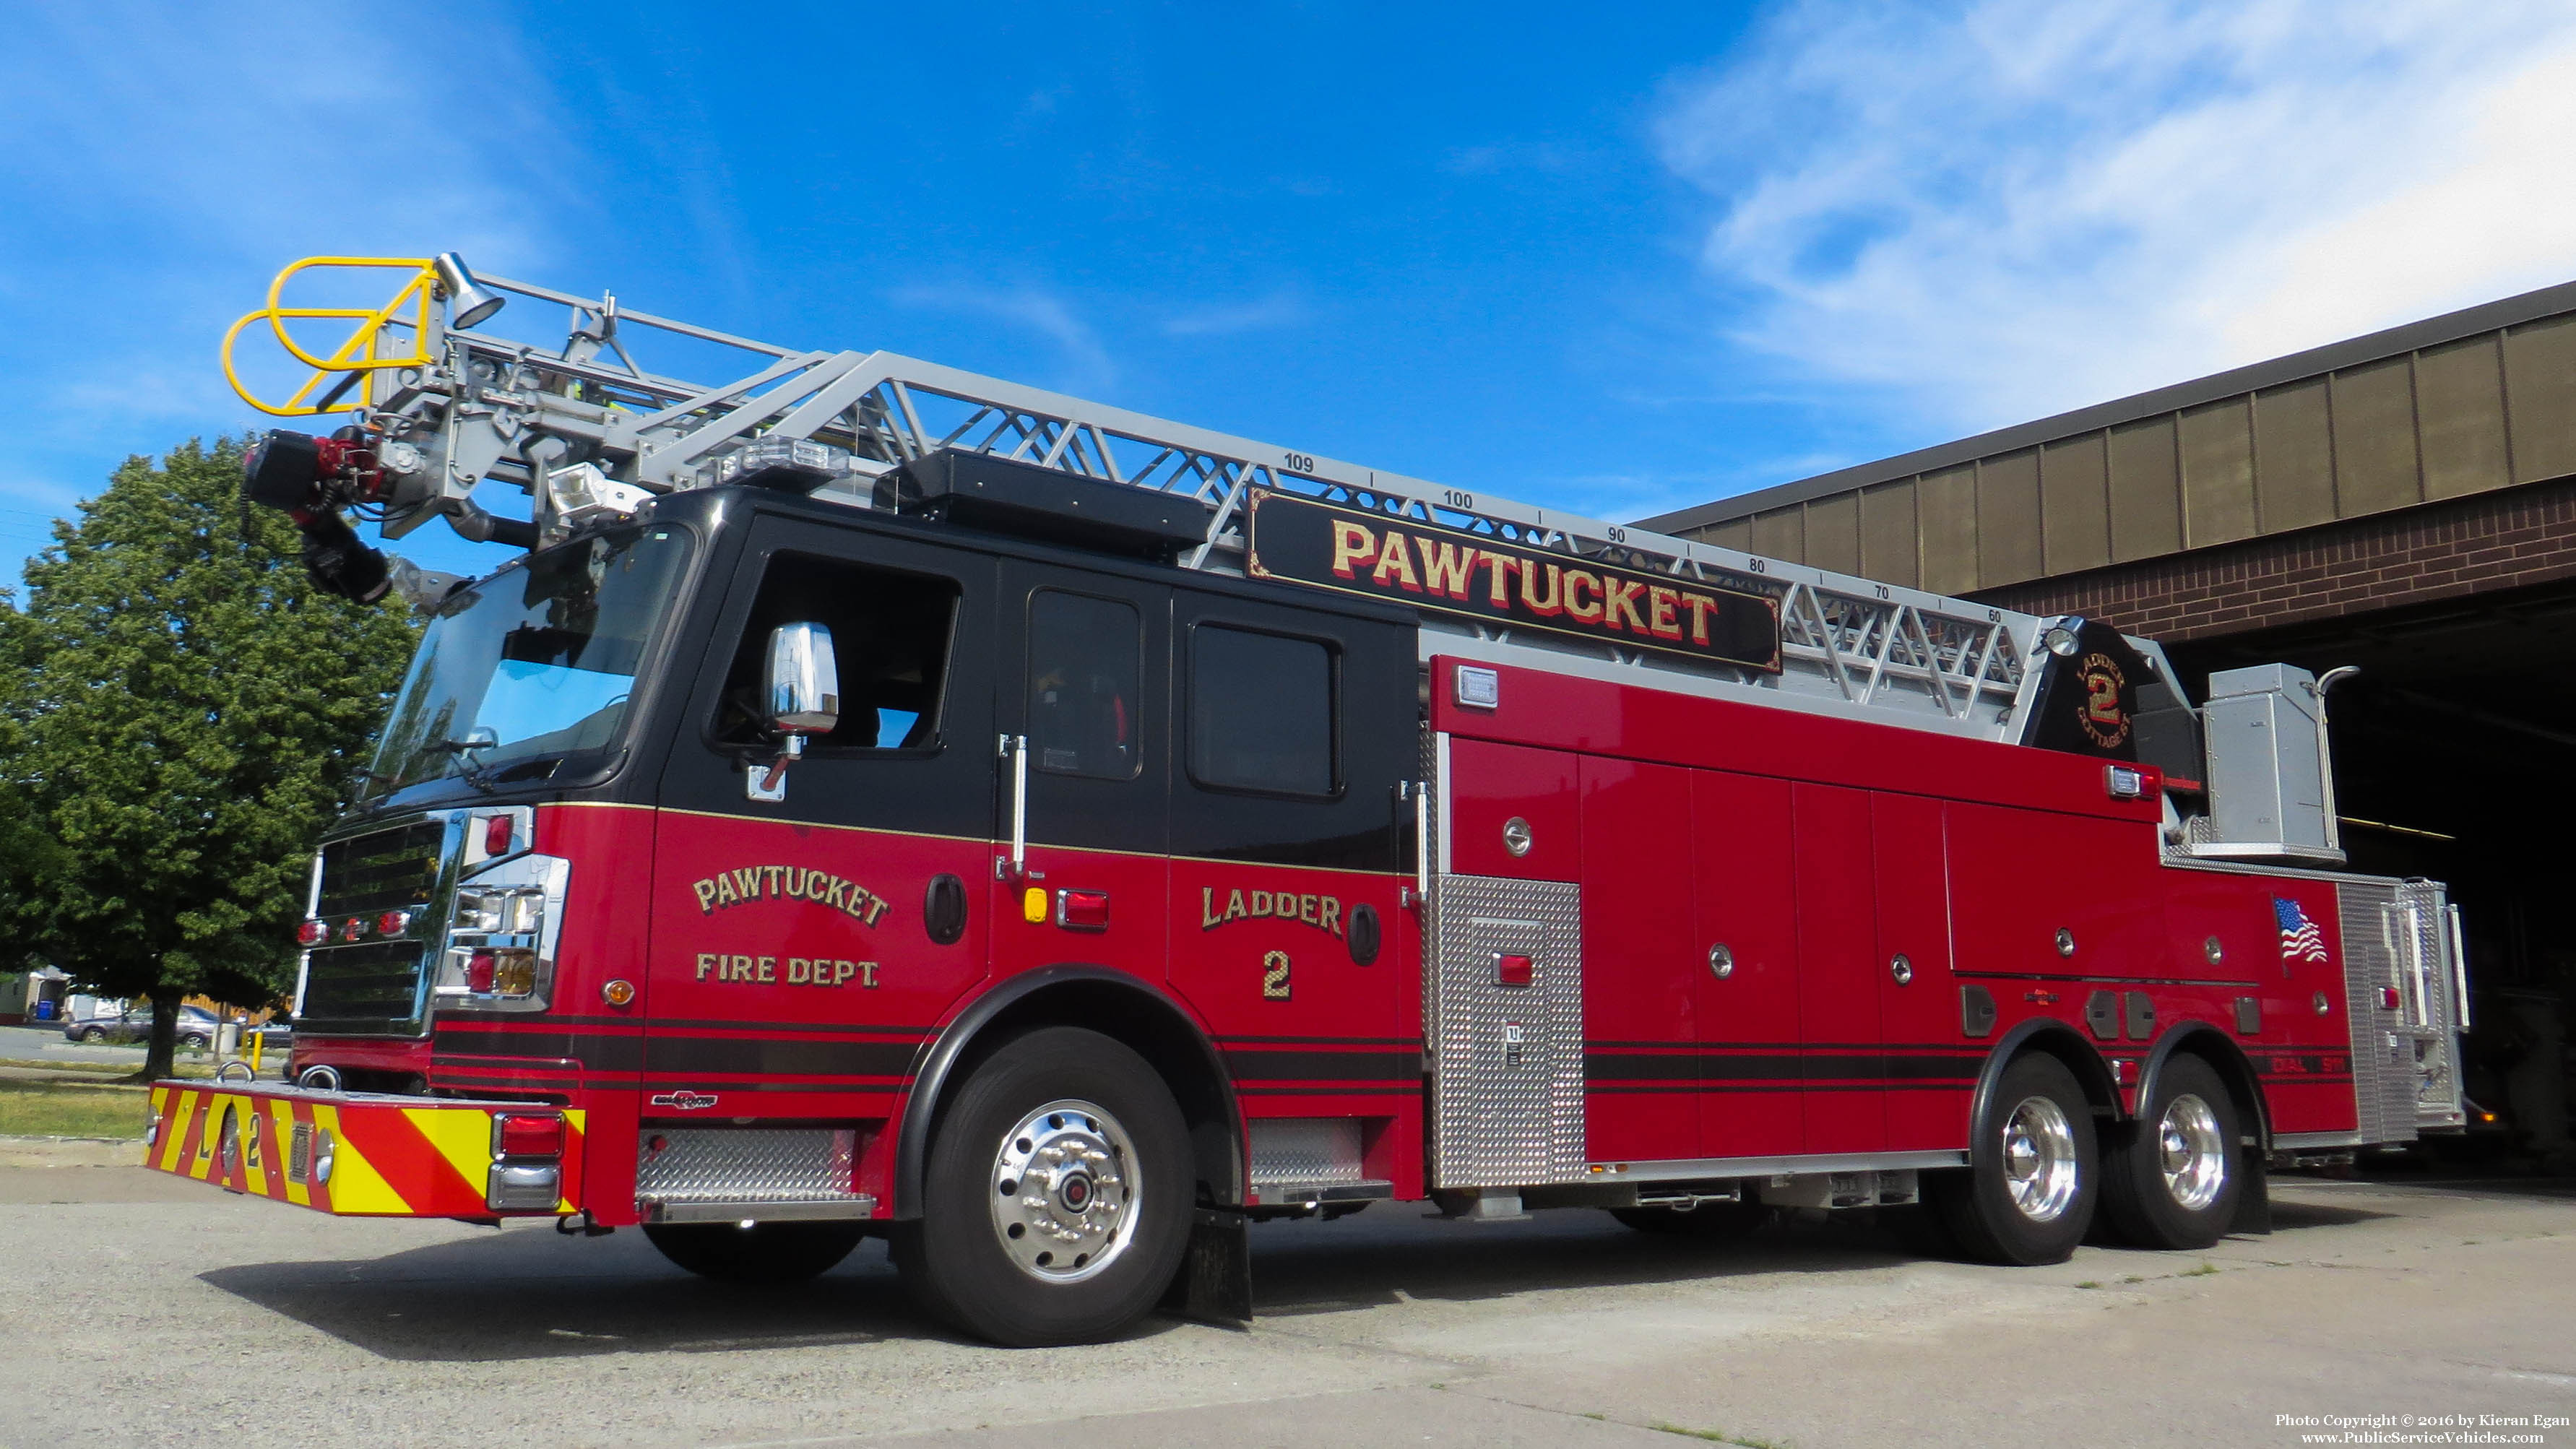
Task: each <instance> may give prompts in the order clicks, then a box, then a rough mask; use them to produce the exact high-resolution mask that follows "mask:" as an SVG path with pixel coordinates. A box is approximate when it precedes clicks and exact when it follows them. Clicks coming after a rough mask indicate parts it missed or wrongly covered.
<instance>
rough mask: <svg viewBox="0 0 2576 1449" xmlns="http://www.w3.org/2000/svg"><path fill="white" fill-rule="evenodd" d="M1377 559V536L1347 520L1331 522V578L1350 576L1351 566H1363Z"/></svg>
mask: <svg viewBox="0 0 2576 1449" xmlns="http://www.w3.org/2000/svg"><path fill="white" fill-rule="evenodd" d="M1375 557H1377V535H1376V534H1374V533H1371V532H1370V531H1369V530H1368V527H1367V525H1365V524H1358V523H1352V522H1350V521H1349V520H1347V519H1339V518H1337V519H1334V520H1333V577H1335V578H1341V579H1346V578H1349V577H1350V576H1351V566H1352V565H1353V564H1364V563H1367V562H1368V561H1369V560H1370V559H1373V558H1375Z"/></svg>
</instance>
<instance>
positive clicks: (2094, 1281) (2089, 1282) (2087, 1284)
mask: <svg viewBox="0 0 2576 1449" xmlns="http://www.w3.org/2000/svg"><path fill="white" fill-rule="evenodd" d="M2075 1286H2076V1287H2078V1288H2099V1287H2101V1286H2102V1280H2101V1279H2099V1278H2087V1279H2085V1280H2084V1281H2083V1282H2081V1283H2078V1284H2076V1285H2075Z"/></svg>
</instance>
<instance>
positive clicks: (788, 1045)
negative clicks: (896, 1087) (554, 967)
mask: <svg viewBox="0 0 2576 1449" xmlns="http://www.w3.org/2000/svg"><path fill="white" fill-rule="evenodd" d="M918 1055H920V1053H919V1052H918V1051H917V1050H916V1049H915V1048H914V1047H912V1046H911V1045H909V1044H904V1043H895V1042H861V1041H775V1040H762V1039H760V1038H758V1037H716V1036H654V1037H648V1038H646V1039H645V1043H644V1061H645V1070H646V1071H648V1072H651V1073H654V1074H656V1075H659V1076H687V1075H692V1074H697V1073H707V1074H716V1075H725V1076H744V1077H750V1076H769V1075H773V1074H774V1075H780V1076H800V1075H801V1076H840V1077H902V1076H909V1075H910V1074H911V1072H912V1063H913V1059H914V1058H915V1057H917V1056H918Z"/></svg>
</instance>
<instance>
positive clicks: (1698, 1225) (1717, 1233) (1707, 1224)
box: [1610, 1202, 1771, 1240]
mask: <svg viewBox="0 0 2576 1449" xmlns="http://www.w3.org/2000/svg"><path fill="white" fill-rule="evenodd" d="M1610 1216H1612V1217H1614V1218H1617V1219H1618V1220H1619V1221H1620V1222H1621V1223H1623V1224H1625V1225H1626V1226H1628V1227H1631V1228H1634V1229H1636V1230H1637V1231H1638V1232H1641V1233H1656V1234H1666V1235H1670V1236H1673V1237H1687V1238H1706V1239H1711V1240H1726V1239H1733V1238H1741V1237H1744V1236H1746V1235H1747V1234H1749V1233H1751V1232H1752V1231H1753V1230H1754V1229H1756V1228H1758V1227H1760V1226H1762V1225H1763V1224H1764V1223H1766V1222H1769V1221H1770V1220H1771V1210H1770V1209H1768V1208H1766V1207H1764V1206H1762V1204H1760V1203H1758V1202H1704V1203H1701V1204H1700V1205H1699V1206H1698V1207H1695V1208H1692V1209H1690V1210H1689V1211H1687V1212H1684V1211H1682V1210H1680V1209H1678V1208H1668V1207H1630V1208H1612V1209H1610Z"/></svg>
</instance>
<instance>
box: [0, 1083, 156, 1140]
mask: <svg viewBox="0 0 2576 1449" xmlns="http://www.w3.org/2000/svg"><path fill="white" fill-rule="evenodd" d="M151 1110H152V1096H151V1093H150V1092H149V1091H148V1090H146V1089H145V1088H143V1087H139V1086H134V1087H128V1086H121V1085H116V1084H112V1083H106V1082H102V1083H100V1084H99V1085H97V1086H91V1085H90V1084H89V1083H87V1082H77V1083H72V1082H0V1135H5V1136H10V1137H130V1138H135V1139H137V1140H140V1139H141V1138H142V1136H143V1128H144V1124H145V1123H146V1122H147V1121H148V1120H149V1119H150V1115H151Z"/></svg>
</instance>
